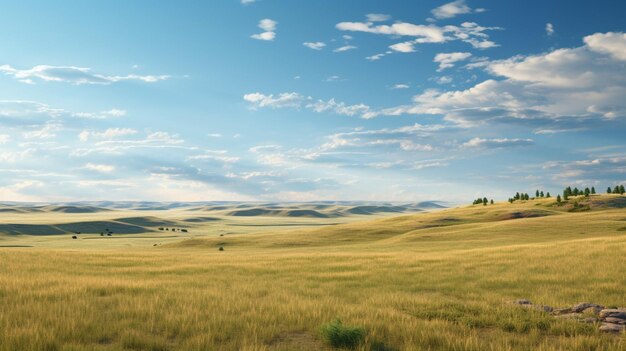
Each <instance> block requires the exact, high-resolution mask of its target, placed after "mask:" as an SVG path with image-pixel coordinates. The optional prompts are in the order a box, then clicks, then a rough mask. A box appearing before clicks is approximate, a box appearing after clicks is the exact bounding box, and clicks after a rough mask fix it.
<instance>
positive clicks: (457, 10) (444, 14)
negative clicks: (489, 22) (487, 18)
mask: <svg viewBox="0 0 626 351" xmlns="http://www.w3.org/2000/svg"><path fill="white" fill-rule="evenodd" d="M483 11H484V9H476V10H472V8H470V7H469V6H467V4H466V3H465V0H457V1H453V2H449V3H447V4H444V5H441V6H439V7H437V8H435V9H433V10H432V11H431V13H432V14H433V16H435V18H437V19H448V18H453V17H456V16H458V15H464V14H468V13H472V12H483Z"/></svg>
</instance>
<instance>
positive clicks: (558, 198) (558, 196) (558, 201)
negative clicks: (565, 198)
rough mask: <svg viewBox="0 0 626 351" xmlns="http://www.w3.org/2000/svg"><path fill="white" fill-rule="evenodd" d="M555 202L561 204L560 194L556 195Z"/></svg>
mask: <svg viewBox="0 0 626 351" xmlns="http://www.w3.org/2000/svg"><path fill="white" fill-rule="evenodd" d="M556 203H557V204H561V195H557V196H556Z"/></svg>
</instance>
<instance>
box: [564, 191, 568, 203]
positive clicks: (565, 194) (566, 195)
mask: <svg viewBox="0 0 626 351" xmlns="http://www.w3.org/2000/svg"><path fill="white" fill-rule="evenodd" d="M567 199H569V192H567V191H564V192H563V200H566V201H567Z"/></svg>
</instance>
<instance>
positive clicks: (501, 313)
mask: <svg viewBox="0 0 626 351" xmlns="http://www.w3.org/2000/svg"><path fill="white" fill-rule="evenodd" d="M573 201H578V202H580V204H581V205H583V207H582V208H584V209H587V207H584V206H587V205H588V206H589V210H586V211H582V212H581V211H573V212H571V210H572V205H571V202H573ZM625 206H626V197H623V196H617V195H602V196H593V197H591V198H590V199H582V198H581V199H573V200H570V204H567V205H563V206H555V204H554V200H550V199H542V200H533V201H526V202H522V203H519V202H517V203H514V204H508V203H502V204H495V205H488V206H482V205H477V206H468V207H461V208H454V209H446V210H442V211H435V212H429V213H421V214H412V215H402V216H394V217H385V218H379V219H374V220H369V221H357V222H351V223H346V224H340V225H333V226H325V227H320V228H296V229H285V228H283V229H277V228H272V230H270V231H263V230H258V231H253V232H242V233H233V234H229V235H224V236H220V232H214V233H209V234H206V235H197V236H189V237H177V238H175V239H171V240H160V239H154V238H148V239H146V238H144V239H143V241H138V242H136V243H135V244H132V245H131V244H128V245H120V244H119V243H122V242H128V243H130V242H131V241H132V240H133V237H132V236H129V237H127V238H124V239H119V240H117V241H115V240H111V241H109V242H110V243H111V246H108V244H107V243H108V242H107V241H104V240H102V241H100V240H71V239H69V238H68V237H67V236H65V235H64V236H60V237H55V238H52V237H51V238H40V237H37V238H31V237H29V236H20V237H19V238H17V239H16V238H3V239H0V243H2V242H10V243H11V245H12V246H13V247H4V248H0V262H1V263H2V264H1V265H0V350H325V349H330V348H331V347H330V346H329V345H328V344H327V343H325V342H324V339H323V338H322V337H321V335H320V328H321V326H322V325H324V324H325V323H328V322H331V321H333V320H335V319H340V320H341V321H343V322H344V323H345V324H349V325H354V326H359V327H362V328H363V329H364V330H365V339H364V342H363V343H362V344H361V345H360V346H358V349H362V350H476V351H479V350H480V351H482V350H626V334H624V333H622V334H620V335H614V334H605V333H602V332H599V331H598V330H597V329H598V328H597V326H595V325H593V324H584V323H580V322H577V321H573V320H566V319H557V318H554V317H553V316H551V315H549V314H547V313H544V312H539V311H535V310H530V309H523V308H520V307H519V306H516V305H514V304H512V303H511V301H514V300H516V299H519V298H527V299H530V300H532V301H533V302H535V303H538V304H546V305H551V306H570V305H573V304H575V303H578V302H583V301H589V302H594V303H599V304H603V305H605V306H624V305H626V209H625V208H626V207H625ZM287 228H288V227H287ZM198 231H201V228H198ZM139 236H141V235H139ZM35 240H39V242H38V243H39V244H38V245H31V244H30V243H32V241H35ZM42 240H43V241H42ZM46 240H48V241H46ZM156 241H161V242H162V243H163V244H162V245H157V246H153V245H154V244H153V242H156ZM47 242H49V243H51V245H50V246H49V247H45V245H43V244H45V243H47ZM95 242H98V244H97V245H96V244H94V243H95ZM20 243H21V244H20ZM113 243H115V244H113ZM22 244H23V246H34V247H16V246H20V245H22ZM219 247H223V248H224V251H219V250H218V248H219Z"/></svg>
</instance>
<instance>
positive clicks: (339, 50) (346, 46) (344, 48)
mask: <svg viewBox="0 0 626 351" xmlns="http://www.w3.org/2000/svg"><path fill="white" fill-rule="evenodd" d="M356 48H357V47H356V46H354V45H344V46H342V47H338V48H336V49H335V50H333V52H345V51H350V50H355V49H356Z"/></svg>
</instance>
